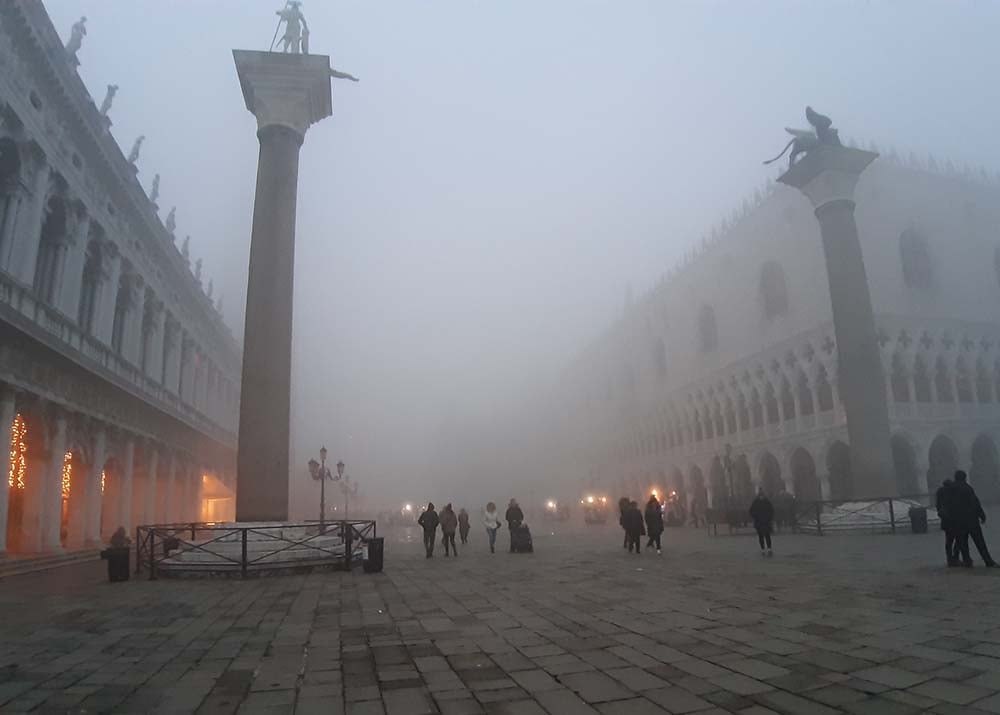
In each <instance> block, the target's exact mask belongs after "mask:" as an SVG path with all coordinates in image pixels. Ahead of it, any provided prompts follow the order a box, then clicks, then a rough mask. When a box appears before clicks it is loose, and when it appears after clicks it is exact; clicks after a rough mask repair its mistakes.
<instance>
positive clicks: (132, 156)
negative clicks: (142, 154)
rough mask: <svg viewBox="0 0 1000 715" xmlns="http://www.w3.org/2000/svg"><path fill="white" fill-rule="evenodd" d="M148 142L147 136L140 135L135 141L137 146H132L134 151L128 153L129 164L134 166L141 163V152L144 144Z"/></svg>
mask: <svg viewBox="0 0 1000 715" xmlns="http://www.w3.org/2000/svg"><path fill="white" fill-rule="evenodd" d="M144 141H146V135H145V134H140V135H139V136H138V137H136V139H135V144H133V145H132V151H130V152H129V153H128V163H129V164H134V163H136V162H137V161H139V150H140V149H142V143H143V142H144Z"/></svg>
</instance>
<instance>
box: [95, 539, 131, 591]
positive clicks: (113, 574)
mask: <svg viewBox="0 0 1000 715" xmlns="http://www.w3.org/2000/svg"><path fill="white" fill-rule="evenodd" d="M131 553H132V549H130V548H129V547H127V546H122V547H118V548H115V547H113V546H112V547H109V548H107V549H104V551H102V552H101V558H102V559H104V560H105V561H107V562H108V581H111V582H112V583H113V582H115V581H128V572H129V556H130V555H131Z"/></svg>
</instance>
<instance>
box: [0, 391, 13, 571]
mask: <svg viewBox="0 0 1000 715" xmlns="http://www.w3.org/2000/svg"><path fill="white" fill-rule="evenodd" d="M16 414H17V403H16V401H15V399H14V391H13V390H12V389H10V388H9V387H7V386H6V385H3V384H0V444H2V445H3V448H2V449H3V452H2V453H4V454H6V452H7V449H9V445H10V441H11V437H12V435H11V429H12V428H13V426H14V417H15V416H16ZM3 480H4V481H3V485H2V487H0V554H2V553H4V552H6V550H7V514H8V511H9V499H10V490H9V489H8V487H7V471H6V470H4V472H3Z"/></svg>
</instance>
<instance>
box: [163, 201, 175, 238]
mask: <svg viewBox="0 0 1000 715" xmlns="http://www.w3.org/2000/svg"><path fill="white" fill-rule="evenodd" d="M164 225H165V226H166V227H167V232H168V233H169V234H170V235H171V236H173V235H174V229H175V228H177V207H176V206H171V207H170V211H169V212H168V213H167V220H166V222H165V223H164Z"/></svg>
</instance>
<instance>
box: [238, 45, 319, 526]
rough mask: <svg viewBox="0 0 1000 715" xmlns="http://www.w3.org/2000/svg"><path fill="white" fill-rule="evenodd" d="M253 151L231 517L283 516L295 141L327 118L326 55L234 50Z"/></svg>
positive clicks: (296, 161)
mask: <svg viewBox="0 0 1000 715" xmlns="http://www.w3.org/2000/svg"><path fill="white" fill-rule="evenodd" d="M233 56H234V59H235V61H236V69H237V72H238V74H239V77H240V84H241V86H242V88H243V96H244V99H245V100H246V106H247V109H248V110H250V112H251V113H253V114H254V116H255V117H256V119H257V138H258V139H259V141H260V154H259V158H258V162H257V187H256V194H255V198H254V211H253V229H252V234H251V239H250V271H249V280H248V284H247V306H246V328H245V330H244V347H243V380H242V390H243V394H242V399H241V403H240V435H239V453H238V470H237V471H238V479H239V489H238V490H237V493H236V499H237V502H236V515H237V519H239V520H241V521H257V520H266V521H283V520H285V519H287V518H288V471H289V469H288V451H289V419H290V407H291V403H290V399H291V398H290V394H291V358H292V332H291V331H292V295H293V290H292V289H293V273H294V256H295V213H296V194H297V188H298V170H299V149H300V147H301V146H302V142H303V139H304V138H305V133H306V130H307V129H308V128H309V126H310V125H312V124H313V123H315V122H318V121H320V120H322V119H323V118H325V117H328V116H330V114H331V113H332V111H333V110H332V99H331V94H330V58H329V57H325V56H322V55H283V54H278V53H272V52H247V51H239V50H238V51H235V52H234V53H233Z"/></svg>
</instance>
